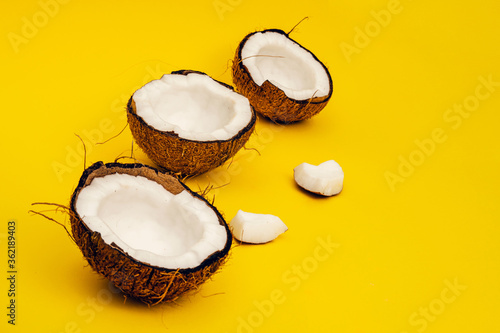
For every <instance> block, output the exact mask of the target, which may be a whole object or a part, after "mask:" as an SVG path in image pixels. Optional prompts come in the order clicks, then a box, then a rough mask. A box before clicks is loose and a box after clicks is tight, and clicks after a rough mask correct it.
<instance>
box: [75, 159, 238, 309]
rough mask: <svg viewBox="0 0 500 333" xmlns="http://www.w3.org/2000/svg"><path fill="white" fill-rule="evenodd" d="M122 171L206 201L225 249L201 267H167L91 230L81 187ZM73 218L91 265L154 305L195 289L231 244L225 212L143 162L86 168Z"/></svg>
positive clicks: (217, 265)
mask: <svg viewBox="0 0 500 333" xmlns="http://www.w3.org/2000/svg"><path fill="white" fill-rule="evenodd" d="M113 173H121V174H129V175H133V176H143V177H146V178H148V179H150V180H152V181H155V182H157V183H158V184H160V185H162V186H163V187H164V188H165V189H166V190H167V191H169V192H171V193H173V194H178V193H180V192H182V191H188V192H189V193H190V194H191V195H193V196H195V197H197V198H198V199H200V200H202V201H204V202H205V203H206V204H207V205H208V206H209V207H210V208H211V209H213V211H214V212H215V213H216V215H217V217H218V218H219V223H220V224H221V225H222V226H224V227H225V229H226V232H227V241H226V245H225V246H224V249H222V250H221V251H218V252H215V253H213V254H212V255H211V256H210V257H208V258H206V259H205V260H204V261H203V262H202V263H201V264H200V265H199V266H198V267H195V268H189V269H167V268H162V267H156V266H152V265H149V264H146V263H143V262H140V261H138V260H136V259H134V258H132V257H131V256H129V255H128V254H127V253H125V252H124V251H123V250H122V249H121V248H119V247H118V246H117V245H116V244H114V243H112V244H107V243H106V242H104V240H103V239H102V238H101V235H100V233H98V232H95V231H92V230H90V229H89V228H88V226H87V225H86V224H85V222H84V221H83V220H82V218H81V216H79V214H78V212H77V211H76V209H75V204H76V201H77V200H78V195H79V193H80V191H81V190H82V189H83V188H84V187H86V186H88V185H89V184H90V183H91V182H92V180H93V179H94V178H97V177H103V176H105V175H109V174H113ZM69 215H70V222H71V230H72V235H73V238H74V241H75V242H76V244H77V245H78V247H79V248H80V249H81V251H82V253H83V256H84V257H85V259H87V261H88V263H89V264H90V266H91V267H92V268H93V269H94V270H95V271H96V272H97V273H99V274H102V275H103V276H104V277H106V278H107V279H109V280H110V281H111V282H112V283H113V284H114V285H115V286H116V287H117V288H119V289H120V290H122V291H123V292H124V293H125V294H126V295H128V296H131V297H133V298H136V299H139V300H140V301H142V302H144V303H146V304H149V305H155V304H158V303H160V302H167V301H174V300H175V299H177V298H178V297H179V296H180V295H182V294H184V293H186V292H188V291H192V290H196V289H198V288H199V286H200V285H201V284H202V283H203V282H205V281H206V280H207V279H208V278H209V277H210V276H211V275H212V274H214V273H215V272H216V271H217V270H218V269H219V268H220V266H221V265H223V264H224V263H225V261H226V259H227V256H228V253H229V249H230V248H231V242H232V236H231V232H230V230H229V228H228V226H227V224H226V222H225V221H224V218H223V217H222V215H221V214H220V213H219V212H218V211H217V209H216V208H215V207H213V206H212V205H211V204H210V203H209V202H208V201H207V200H205V199H204V198H203V197H201V196H200V195H198V194H196V193H194V192H193V191H191V190H190V189H189V188H188V187H186V186H185V185H184V184H183V183H181V182H180V181H179V180H178V179H177V178H175V177H173V176H171V175H169V174H167V173H164V172H161V171H158V170H156V169H154V168H152V167H149V166H146V165H142V164H121V163H108V164H103V163H102V162H97V163H95V164H94V165H92V166H90V167H89V168H88V169H86V170H85V171H84V173H83V175H82V177H81V178H80V182H79V184H78V187H77V188H76V189H75V191H74V193H73V196H72V198H71V203H70V214H69Z"/></svg>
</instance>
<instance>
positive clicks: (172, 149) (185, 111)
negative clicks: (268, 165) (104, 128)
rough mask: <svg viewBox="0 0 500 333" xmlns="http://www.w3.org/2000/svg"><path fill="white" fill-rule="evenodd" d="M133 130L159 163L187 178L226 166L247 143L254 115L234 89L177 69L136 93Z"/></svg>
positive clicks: (131, 113) (130, 118)
mask: <svg viewBox="0 0 500 333" xmlns="http://www.w3.org/2000/svg"><path fill="white" fill-rule="evenodd" d="M127 116H128V122H129V126H130V130H131V131H132V134H133V136H134V138H135V140H136V142H137V144H138V145H139V147H141V148H142V149H143V150H144V152H145V153H146V154H147V155H148V157H149V158H150V159H151V160H152V161H153V162H155V163H156V164H157V165H159V166H161V167H164V168H165V169H167V170H170V171H173V172H175V173H179V174H181V175H184V176H191V175H197V174H201V173H203V172H205V171H208V170H210V169H212V168H215V167H217V166H219V165H221V164H223V163H224V162H225V161H226V160H227V159H229V158H230V157H232V156H233V155H234V154H236V152H237V151H238V150H239V149H240V148H241V147H243V145H244V144H245V143H246V142H247V140H248V138H249V137H250V135H251V133H252V132H253V130H254V128H255V120H256V117H255V112H254V110H253V108H252V107H251V105H250V103H249V101H248V99H247V98H245V97H244V96H242V95H240V94H238V93H236V92H235V91H234V90H233V88H232V87H231V86H229V85H226V84H224V83H222V82H219V81H216V80H214V79H212V78H211V77H209V76H208V75H206V74H205V73H201V72H197V71H187V70H183V71H175V72H172V73H171V74H166V75H164V76H163V77H162V78H161V79H159V80H154V81H151V82H149V83H147V84H145V85H144V86H143V87H142V88H140V89H139V90H137V91H136V92H135V93H134V94H133V95H132V97H131V98H130V100H129V102H128V105H127Z"/></svg>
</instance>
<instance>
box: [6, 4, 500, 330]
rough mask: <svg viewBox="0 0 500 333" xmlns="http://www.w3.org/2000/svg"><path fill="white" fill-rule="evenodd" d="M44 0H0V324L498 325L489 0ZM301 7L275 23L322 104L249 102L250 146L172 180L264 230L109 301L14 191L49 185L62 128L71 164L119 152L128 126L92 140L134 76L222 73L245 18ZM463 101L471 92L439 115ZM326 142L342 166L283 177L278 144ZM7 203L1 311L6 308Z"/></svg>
mask: <svg viewBox="0 0 500 333" xmlns="http://www.w3.org/2000/svg"><path fill="white" fill-rule="evenodd" d="M55 4H57V5H54V2H53V1H49V0H41V1H40V2H39V1H18V2H9V3H8V4H5V5H4V6H3V7H4V8H3V10H2V13H1V14H0V15H1V19H0V36H1V38H0V53H1V55H2V61H1V63H0V69H1V73H2V89H1V100H2V121H1V131H0V133H1V134H0V135H1V138H0V147H1V150H0V151H1V159H2V169H1V171H2V172H1V173H0V184H1V189H2V191H1V194H0V195H1V200H0V205H1V210H0V221H1V224H0V225H1V230H0V236H1V244H2V245H1V250H0V252H1V253H2V255H1V256H0V257H1V258H2V260H1V265H0V267H1V268H2V277H1V281H2V282H1V283H0V294H1V295H2V298H0V299H1V300H2V303H1V306H0V308H1V309H3V310H2V315H1V318H2V320H1V324H0V325H1V327H2V329H1V330H2V332H4V331H5V329H7V330H8V331H9V332H10V331H13V332H14V331H19V332H106V331H110V332H129V331H130V332H133V331H146V330H147V331H151V332H163V331H164V332H245V333H249V332H346V333H348V332H349V333H361V332H366V333H369V332H384V333H402V332H407V333H413V332H429V333H430V332H499V331H500V321H499V320H498V319H497V318H498V313H499V312H500V284H499V281H500V274H499V273H500V259H499V254H500V251H499V244H500V237H499V236H500V227H499V222H500V220H499V217H500V212H499V205H498V201H499V200H498V199H499V194H500V190H499V188H500V181H499V176H498V170H499V168H500V157H499V148H500V147H499V135H498V124H499V121H500V116H499V108H500V86H498V82H500V63H499V59H500V38H499V37H498V36H499V34H498V32H499V31H500V23H499V22H500V21H498V17H499V14H500V3H499V2H498V1H495V0H483V1H450V0H445V1H439V2H436V1H430V0H413V1H409V0H401V1H400V2H398V1H389V2H388V1H381V0H372V1H363V2H361V3H360V2H356V4H354V3H353V1H347V0H341V1H329V2H327V1H304V2H300V3H299V2H289V1H262V0H253V1H249V0H214V1H211V0H207V1H141V2H139V1H124V0H121V1H79V0H73V1H66V3H64V4H63V3H59V2H56V3H55ZM387 13H390V17H389V16H387ZM384 14H385V16H384ZM305 16H308V17H309V19H308V20H306V21H304V22H302V23H301V24H300V25H299V26H298V27H297V28H296V29H295V30H294V31H293V32H292V34H291V37H292V38H294V39H296V40H297V41H298V42H300V43H301V44H302V45H304V46H305V47H307V48H309V49H310V50H312V51H313V52H314V53H315V54H316V55H317V56H318V58H319V59H321V60H322V61H323V62H324V63H325V64H326V65H327V66H328V68H329V69H330V72H331V74H332V78H333V81H334V94H333V98H332V100H331V101H330V103H329V104H328V106H327V107H326V108H325V109H324V110H323V111H322V112H321V113H320V114H319V115H318V116H316V117H314V118H313V119H311V120H309V121H304V122H302V123H299V124H295V125H290V126H286V127H281V126H276V125H273V124H271V123H269V122H267V121H259V122H258V124H257V131H256V134H255V135H253V136H252V138H251V140H250V141H249V143H248V144H247V148H255V149H257V150H258V151H259V154H258V153H257V152H256V151H255V150H246V151H241V152H240V153H238V154H237V155H236V157H235V158H234V160H233V161H232V164H230V163H229V162H228V163H226V164H225V165H224V166H222V167H220V168H218V169H216V170H213V171H211V172H210V173H208V174H205V175H202V176H199V177H197V178H194V179H191V180H189V181H188V184H189V185H190V186H191V187H193V188H194V189H198V187H199V188H205V187H206V186H207V185H208V184H211V185H213V186H214V189H213V190H212V191H211V192H210V193H209V194H208V197H209V198H212V197H213V196H215V205H216V206H217V207H218V208H219V210H220V211H221V212H223V213H224V215H225V217H226V219H227V220H228V221H229V220H230V219H231V218H232V217H233V216H234V215H235V214H236V212H237V210H238V209H243V210H246V211H251V212H255V213H269V214H274V215H277V216H279V217H280V218H281V219H282V220H283V221H284V222H285V223H286V224H287V225H288V227H289V230H288V231H287V232H286V233H285V234H284V235H282V236H280V237H279V238H278V239H277V240H275V241H273V242H272V243H269V244H266V245H260V246H250V245H243V246H238V247H235V248H234V249H233V251H232V255H231V259H230V261H229V263H228V264H227V265H226V266H225V267H224V269H223V270H222V271H221V272H220V273H218V274H217V275H215V276H214V277H213V279H212V280H211V281H209V282H208V283H206V284H205V285H203V286H202V288H201V289H200V291H199V293H197V294H196V295H193V296H190V297H185V298H182V299H180V300H178V302H176V303H175V304H171V305H169V304H167V305H160V306H156V307H153V308H148V307H146V306H143V305H142V304H140V303H137V302H134V301H130V300H129V301H127V302H126V303H124V301H123V297H122V295H120V294H117V293H115V290H114V289H112V288H110V287H109V286H108V284H107V282H106V281H105V280H103V279H102V278H100V277H99V276H98V275H97V274H95V273H93V272H92V271H91V269H90V267H88V266H87V265H86V263H85V261H84V259H83V258H82V255H81V253H80V251H79V250H78V248H77V247H76V246H75V245H74V244H72V242H71V241H70V239H69V238H68V237H67V235H66V233H65V232H64V230H63V229H62V228H61V227H60V226H58V225H56V224H55V223H53V222H50V221H48V220H45V219H43V218H41V217H39V216H35V215H33V214H29V213H28V210H29V209H31V208H32V207H31V206H30V204H31V203H32V202H37V201H48V202H54V203H61V204H67V203H68V202H69V198H70V195H71V193H72V190H73V189H74V187H75V186H76V184H77V181H78V179H79V177H80V175H81V172H82V170H83V166H84V162H83V154H82V145H81V143H80V141H79V140H78V138H77V137H76V136H75V134H78V135H79V136H81V137H82V138H83V139H84V140H85V141H86V143H87V161H86V163H87V166H88V165H90V164H91V163H93V162H96V161H99V160H102V161H105V162H110V161H113V160H114V159H115V158H116V157H118V156H120V155H130V149H131V146H132V137H131V134H130V131H129V129H128V128H126V129H125V131H124V132H123V133H122V134H121V135H120V136H119V137H117V138H116V139H113V140H112V141H109V142H108V143H106V144H104V145H96V144H95V142H97V141H102V140H105V139H107V138H110V137H112V136H113V135H116V134H118V132H119V131H120V130H121V129H122V128H123V127H124V126H125V124H126V121H125V118H124V107H125V103H126V100H127V99H128V98H129V96H130V95H131V94H132V93H133V91H134V90H135V89H136V88H138V87H139V86H141V85H143V84H144V83H146V82H148V81H149V80H152V79H156V78H159V77H160V76H161V75H162V74H163V73H167V72H170V71H172V70H178V69H194V70H201V71H204V72H206V73H208V74H209V75H211V76H213V77H214V78H216V79H219V80H221V81H224V82H226V83H231V75H230V70H227V69H228V67H229V66H230V64H231V59H232V58H233V55H234V51H235V49H236V47H237V45H238V43H239V41H240V40H241V39H242V38H243V37H244V36H245V35H246V34H247V33H249V32H251V31H255V30H259V29H265V28H281V29H283V30H285V31H288V30H290V29H291V28H292V27H293V26H294V25H295V24H296V23H297V22H299V21H300V20H301V19H302V18H303V17H305ZM377 17H378V21H377V19H376V18H377ZM30 24H31V25H33V26H32V27H31V30H30V28H29V26H30ZM35 24H36V25H35ZM360 31H361V32H360ZM363 34H365V35H366V34H368V35H366V36H364V38H363ZM482 79H485V80H488V79H489V80H490V81H492V82H493V84H490V85H489V86H485V85H484V84H483V83H481V82H482V81H481V80H482ZM494 83H496V86H495V85H494ZM488 88H489V89H490V90H488ZM477 93H479V96H481V99H479V98H477V97H476V94H477ZM476 102H477V103H476ZM464 103H469V104H467V105H466V106H467V107H468V108H469V109H471V110H472V111H467V110H466V111H467V112H465V113H463V114H464V116H458V113H455V111H453V107H454V105H459V106H460V105H462V106H463V105H464ZM474 103H476V104H474ZM450 108H451V111H448V110H450ZM457 117H458V118H457ZM436 131H438V132H440V134H439V137H438V138H435V137H433V133H435V132H436ZM429 140H432V142H433V143H430V142H431V141H429ZM438 141H439V142H438ZM417 142H420V145H423V144H425V143H426V144H427V146H424V147H427V148H425V149H424V148H419V145H418V144H417ZM424 150H426V151H424ZM134 153H135V156H136V157H137V158H138V159H139V160H141V161H144V162H145V163H149V161H148V160H147V158H146V157H145V156H144V154H143V153H142V152H140V151H139V149H138V148H137V147H136V146H135V150H134ZM329 159H334V160H336V161H337V162H339V163H340V165H341V166H342V167H343V169H344V172H345V182H344V190H343V192H342V193H341V194H340V195H338V196H336V197H331V198H318V197H315V196H311V195H308V194H306V193H304V192H303V191H301V190H299V189H298V188H297V186H296V185H295V183H294V181H293V168H294V167H295V166H297V165H298V164H300V163H302V162H309V163H313V164H318V163H321V162H323V161H326V160H329ZM410 159H411V160H412V161H413V162H408V161H409V160H410ZM123 161H127V160H123ZM404 161H406V162H404ZM407 163H410V164H409V165H408V164H407ZM411 163H413V164H411ZM405 167H406V168H405ZM54 168H59V170H60V172H59V173H57V172H56V171H55V169H54ZM61 170H62V171H61ZM388 177H389V178H388ZM394 177H396V178H394ZM397 177H399V178H397ZM395 179H396V180H395ZM34 208H35V209H38V210H44V209H50V207H39V206H38V207H34ZM46 213H47V214H48V215H49V216H51V217H53V218H55V219H57V220H58V221H60V222H63V223H67V219H66V217H65V215H64V214H62V213H60V212H59V213H57V212H53V211H52V212H46ZM11 219H14V220H15V221H17V244H18V249H17V250H18V252H17V253H18V257H17V269H18V277H17V278H18V280H17V282H18V285H17V292H18V294H17V299H16V301H17V306H18V307H17V322H16V326H15V327H12V326H11V325H7V323H6V322H7V319H8V318H7V317H6V315H5V314H6V312H7V310H6V306H7V304H8V303H7V302H8V299H7V297H6V296H7V295H6V294H7V289H8V285H7V281H6V278H5V277H4V272H6V270H7V268H6V261H7V256H6V252H7V246H6V239H7V238H6V231H7V222H8V221H9V220H11ZM325 242H333V243H335V244H337V245H335V246H337V247H336V248H334V247H331V248H329V249H330V252H331V253H330V252H326V250H325V249H324V248H318V247H319V246H321V244H322V243H325ZM5 275H6V273H5ZM450 284H451V285H453V284H455V285H456V286H455V287H450ZM425 311H427V314H425V313H426V312H425Z"/></svg>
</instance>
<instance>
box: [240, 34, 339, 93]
mask: <svg viewBox="0 0 500 333" xmlns="http://www.w3.org/2000/svg"><path fill="white" fill-rule="evenodd" d="M241 59H242V63H243V65H245V67H246V68H247V69H248V71H249V73H250V76H251V77H252V79H253V80H254V82H255V83H256V84H257V85H259V86H261V85H262V84H263V83H264V81H266V80H267V81H269V82H270V83H272V84H273V85H274V86H276V87H278V88H279V89H281V90H282V91H283V92H284V93H285V94H286V95H287V96H288V97H290V98H292V99H295V100H307V99H309V98H312V97H323V96H327V95H328V94H329V93H330V80H329V79H328V74H327V73H326V71H325V68H324V67H323V66H322V65H321V63H320V62H319V61H318V60H317V59H315V58H314V57H313V55H312V54H311V53H310V52H308V51H306V50H305V49H304V48H302V47H301V46H300V45H299V44H297V43H295V42H294V41H292V40H291V39H289V38H287V37H286V36H285V35H283V34H281V33H278V32H273V31H266V32H257V33H255V34H253V35H252V36H250V38H248V40H247V41H246V43H245V45H244V46H243V49H242V51H241Z"/></svg>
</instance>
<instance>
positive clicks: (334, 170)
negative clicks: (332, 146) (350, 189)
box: [294, 160, 344, 196]
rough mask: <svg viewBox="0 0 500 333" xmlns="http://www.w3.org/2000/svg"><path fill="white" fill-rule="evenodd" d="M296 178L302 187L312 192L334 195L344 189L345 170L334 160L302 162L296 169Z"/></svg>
mask: <svg viewBox="0 0 500 333" xmlns="http://www.w3.org/2000/svg"><path fill="white" fill-rule="evenodd" d="M294 178H295V182H296V183H297V184H298V185H299V186H300V187H302V188H304V189H306V190H308V191H310V192H314V193H317V194H321V195H324V196H332V195H335V194H338V193H340V192H341V191H342V188H343V184H344V171H343V170H342V167H341V166H340V165H339V164H338V163H337V162H335V161H334V160H330V161H326V162H323V163H321V164H320V165H312V164H309V163H302V164H300V165H299V166H297V167H296V168H295V169H294Z"/></svg>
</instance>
